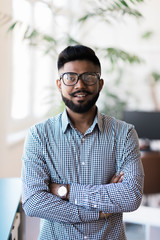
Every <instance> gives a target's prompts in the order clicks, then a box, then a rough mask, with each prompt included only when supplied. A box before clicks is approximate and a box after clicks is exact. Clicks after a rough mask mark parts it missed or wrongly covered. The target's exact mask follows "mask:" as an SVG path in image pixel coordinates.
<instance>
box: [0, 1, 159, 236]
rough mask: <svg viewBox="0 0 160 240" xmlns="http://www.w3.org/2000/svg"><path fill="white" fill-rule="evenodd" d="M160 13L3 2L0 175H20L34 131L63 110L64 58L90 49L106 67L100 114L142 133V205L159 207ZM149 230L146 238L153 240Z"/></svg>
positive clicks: (97, 4) (153, 7)
mask: <svg viewBox="0 0 160 240" xmlns="http://www.w3.org/2000/svg"><path fill="white" fill-rule="evenodd" d="M159 13H160V1H158V0H126V1H123V0H114V1H107V0H92V1H91V0H58V1H56V0H1V1H0V153H1V157H0V178H12V177H20V176H21V166H22V163H21V156H22V152H23V145H24V139H25V135H26V132H27V129H28V128H29V127H30V126H31V125H33V124H35V123H37V122H40V121H42V120H44V119H46V118H48V117H50V116H53V115H55V114H57V113H59V112H61V111H62V110H63V109H64V105H63V103H62V101H61V96H60V94H59V92H58V90H57V89H56V85H55V81H56V79H57V78H58V74H57V66H56V61H57V56H58V53H59V52H60V51H61V50H63V49H64V48H65V47H66V46H68V45H72V44H83V45H87V46H90V47H91V48H93V49H94V50H95V51H96V54H97V56H98V57H99V59H100V61H101V63H102V78H103V79H104V82H105V86H104V89H103V91H102V93H101V96H100V98H99V100H98V106H99V108H100V110H101V111H102V112H104V113H106V114H108V115H112V116H116V117H117V118H119V119H123V120H125V121H127V122H131V123H133V124H134V125H135V127H136V129H137V132H138V135H139V138H140V147H141V151H142V160H143V164H144V168H145V173H146V177H145V179H146V180H145V189H144V190H145V191H144V193H145V194H144V199H143V204H144V205H145V206H146V205H147V206H150V207H156V208H159V207H160V197H159V192H160V187H159V182H160V177H159V169H160V112H159V111H160V28H159V21H160V15H159ZM151 173H152V175H151ZM151 179H152V180H153V182H151V181H150V180H151ZM153 186H154V187H153ZM156 227H157V226H156ZM157 229H158V228H157ZM140 231H141V229H140ZM158 231H159V230H157V232H158ZM136 232H137V229H136ZM142 232H143V233H142V234H143V237H144V238H143V237H142V235H139V236H140V238H139V239H141V240H142V239H147V238H145V236H146V235H145V230H144V229H143V231H142ZM154 232H156V231H155V230H154ZM157 232H156V233H152V239H153V240H154V239H155V240H156V239H158V238H156V237H158V235H157V234H158V233H157ZM153 234H154V235H153ZM153 236H154V237H153ZM29 239H30V238H29V237H28V238H27V240H29ZM32 239H34V238H32ZM129 239H132V238H129ZM134 239H135V238H134ZM136 239H138V238H136ZM148 239H149V238H148Z"/></svg>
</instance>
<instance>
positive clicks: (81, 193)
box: [69, 183, 99, 222]
mask: <svg viewBox="0 0 160 240" xmlns="http://www.w3.org/2000/svg"><path fill="white" fill-rule="evenodd" d="M85 192H86V189H85V187H84V186H83V185H81V184H76V183H73V184H71V185H70V193H69V202H70V203H72V204H75V205H77V206H81V207H83V209H85V214H84V211H83V214H82V215H81V214H80V218H81V220H82V221H83V222H90V221H96V220H98V219H99V210H97V209H94V208H89V204H88V196H87V194H85ZM96 207H97V206H96V205H95V208H96ZM79 213H81V211H79Z"/></svg>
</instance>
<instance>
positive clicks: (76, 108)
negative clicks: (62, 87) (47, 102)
mask: <svg viewBox="0 0 160 240" xmlns="http://www.w3.org/2000/svg"><path fill="white" fill-rule="evenodd" d="M98 97H99V92H98V93H97V94H96V95H95V96H94V97H93V98H92V99H91V100H89V101H88V102H87V103H86V104H83V101H79V104H75V103H74V102H73V101H72V100H69V99H68V98H66V97H64V96H63V95H62V100H63V102H64V103H65V105H66V106H67V107H68V108H69V109H70V110H72V111H73V112H76V113H85V112H88V111H89V110H90V109H91V108H92V107H93V106H94V105H95V103H96V101H97V99H98Z"/></svg>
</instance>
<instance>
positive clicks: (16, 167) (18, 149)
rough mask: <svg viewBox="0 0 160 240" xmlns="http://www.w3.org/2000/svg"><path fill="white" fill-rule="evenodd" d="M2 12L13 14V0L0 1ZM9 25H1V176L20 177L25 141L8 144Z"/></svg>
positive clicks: (10, 70) (9, 85)
mask: <svg viewBox="0 0 160 240" xmlns="http://www.w3.org/2000/svg"><path fill="white" fill-rule="evenodd" d="M0 12H3V13H6V14H11V0H1V1H0ZM6 32H7V25H2V26H1V27H0V177H20V173H21V160H20V159H21V154H22V148H23V142H22V141H21V142H18V143H14V144H13V145H11V144H8V141H7V134H8V125H9V110H10V109H9V105H10V104H9V102H10V88H11V76H12V66H11V40H12V39H11V35H7V34H6Z"/></svg>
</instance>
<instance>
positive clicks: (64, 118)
mask: <svg viewBox="0 0 160 240" xmlns="http://www.w3.org/2000/svg"><path fill="white" fill-rule="evenodd" d="M68 125H70V120H69V118H68V114H67V110H66V109H65V110H64V112H63V113H62V131H63V133H65V132H66V130H67V127H68Z"/></svg>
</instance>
